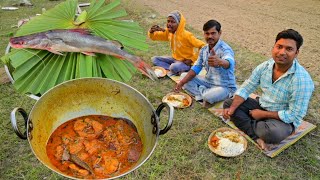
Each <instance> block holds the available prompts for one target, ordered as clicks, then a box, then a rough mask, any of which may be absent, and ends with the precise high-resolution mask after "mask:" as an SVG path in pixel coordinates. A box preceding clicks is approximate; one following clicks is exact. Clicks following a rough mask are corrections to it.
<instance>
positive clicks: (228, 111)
mask: <svg viewBox="0 0 320 180" xmlns="http://www.w3.org/2000/svg"><path fill="white" fill-rule="evenodd" d="M234 111H235V109H233V108H226V109H223V118H224V119H230V116H232V115H233V113H234Z"/></svg>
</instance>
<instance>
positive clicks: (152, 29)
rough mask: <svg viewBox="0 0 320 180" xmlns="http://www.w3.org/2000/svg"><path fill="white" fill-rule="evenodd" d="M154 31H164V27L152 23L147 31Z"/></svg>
mask: <svg viewBox="0 0 320 180" xmlns="http://www.w3.org/2000/svg"><path fill="white" fill-rule="evenodd" d="M155 31H162V32H164V31H165V29H163V28H161V27H160V26H159V25H153V26H152V27H151V28H150V30H149V32H150V33H154V32H155Z"/></svg>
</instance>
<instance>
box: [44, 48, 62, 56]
mask: <svg viewBox="0 0 320 180" xmlns="http://www.w3.org/2000/svg"><path fill="white" fill-rule="evenodd" d="M47 50H48V51H50V52H52V53H53V54H58V55H61V56H63V54H62V53H61V52H59V51H56V50H54V49H47Z"/></svg>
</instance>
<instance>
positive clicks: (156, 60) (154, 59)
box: [151, 56, 159, 64]
mask: <svg viewBox="0 0 320 180" xmlns="http://www.w3.org/2000/svg"><path fill="white" fill-rule="evenodd" d="M151 61H152V63H153V64H156V63H157V62H159V59H158V56H153V57H151Z"/></svg>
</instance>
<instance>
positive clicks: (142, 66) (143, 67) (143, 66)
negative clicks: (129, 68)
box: [133, 59, 158, 80]
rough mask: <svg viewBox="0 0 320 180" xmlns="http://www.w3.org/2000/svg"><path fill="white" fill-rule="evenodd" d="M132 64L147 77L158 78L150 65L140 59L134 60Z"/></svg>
mask: <svg viewBox="0 0 320 180" xmlns="http://www.w3.org/2000/svg"><path fill="white" fill-rule="evenodd" d="M133 64H134V66H135V67H136V68H137V69H138V70H139V71H140V72H141V73H142V74H144V75H145V76H147V77H149V78H150V79H151V80H156V79H158V77H157V75H156V74H155V73H154V71H153V69H152V68H151V66H149V65H148V64H147V63H145V62H144V61H142V60H141V59H140V60H138V61H135V62H134V63H133Z"/></svg>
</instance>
